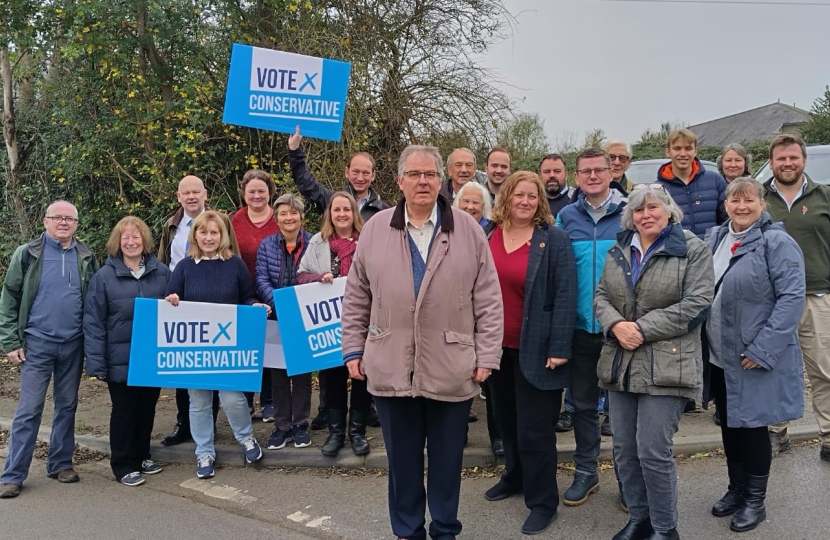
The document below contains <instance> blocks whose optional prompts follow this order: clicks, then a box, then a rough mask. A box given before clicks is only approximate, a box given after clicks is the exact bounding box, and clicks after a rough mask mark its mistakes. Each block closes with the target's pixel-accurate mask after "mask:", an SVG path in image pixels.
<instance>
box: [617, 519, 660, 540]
mask: <svg viewBox="0 0 830 540" xmlns="http://www.w3.org/2000/svg"><path fill="white" fill-rule="evenodd" d="M653 532H654V529H652V528H651V521H650V520H648V519H646V520H645V521H629V522H628V525H626V526H625V527H624V528H623V530H621V531H620V532H618V533H617V534H615V535H614V538H612V539H611V540H643V538H648V537H649V536H651V534H652V533H653Z"/></svg>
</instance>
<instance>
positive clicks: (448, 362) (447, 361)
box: [418, 330, 476, 398]
mask: <svg viewBox="0 0 830 540" xmlns="http://www.w3.org/2000/svg"><path fill="white" fill-rule="evenodd" d="M443 333H444V339H443V340H440V337H439V336H436V338H438V339H435V340H434V342H430V343H428V344H425V345H424V347H423V352H422V356H421V358H420V359H419V367H420V369H422V370H424V371H423V372H422V373H421V374H420V376H419V377H418V379H419V382H420V387H421V389H422V390H424V391H425V392H429V393H431V394H435V395H438V396H446V397H451V398H459V397H464V396H466V395H467V394H470V393H472V391H473V390H474V389H475V383H473V380H472V377H473V370H475V367H476V348H475V340H474V339H473V336H471V335H469V334H462V333H459V332H452V331H450V330H444V332H443Z"/></svg>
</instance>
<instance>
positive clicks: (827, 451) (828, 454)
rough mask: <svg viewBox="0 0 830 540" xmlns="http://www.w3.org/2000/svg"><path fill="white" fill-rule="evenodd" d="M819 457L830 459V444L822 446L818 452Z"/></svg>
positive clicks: (823, 459)
mask: <svg viewBox="0 0 830 540" xmlns="http://www.w3.org/2000/svg"><path fill="white" fill-rule="evenodd" d="M818 457H820V458H821V460H822V461H830V446H824V445H822V446H821V450H820V451H819V453H818Z"/></svg>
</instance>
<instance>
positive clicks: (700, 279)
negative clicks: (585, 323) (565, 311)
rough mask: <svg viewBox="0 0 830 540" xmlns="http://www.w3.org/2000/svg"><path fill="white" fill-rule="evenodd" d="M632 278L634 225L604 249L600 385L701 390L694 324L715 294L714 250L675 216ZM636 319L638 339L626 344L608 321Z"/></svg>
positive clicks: (676, 392)
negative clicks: (636, 342)
mask: <svg viewBox="0 0 830 540" xmlns="http://www.w3.org/2000/svg"><path fill="white" fill-rule="evenodd" d="M671 227H672V229H671V231H670V232H669V237H668V239H667V240H666V242H665V243H664V244H663V246H662V247H660V248H658V249H657V250H656V251H655V252H654V253H653V254H652V255H651V256H650V257H649V258H648V259H647V260H646V262H645V264H644V265H643V268H642V270H641V272H640V278H639V279H638V280H637V283H636V284H634V283H632V281H631V241H632V239H633V238H634V231H631V230H626V231H623V232H621V233H620V234H619V235H617V242H616V243H615V244H614V246H613V247H612V248H611V249H610V250H609V251H608V257H607V259H606V263H605V269H604V270H603V272H602V278H601V279H600V280H599V285H598V286H597V294H596V298H595V299H594V307H595V309H596V313H597V319H599V323H600V324H601V325H602V330H603V333H604V334H605V338H606V342H605V345H604V346H603V348H602V354H601V356H600V359H599V364H598V365H597V375H598V376H599V381H600V386H601V387H602V388H605V389H607V390H614V391H617V392H631V393H634V394H650V395H659V396H680V397H686V398H690V399H696V398H698V397H700V394H701V386H702V382H703V361H702V358H701V342H700V327H701V325H702V323H703V321H704V320H705V319H706V316H707V315H708V313H709V308H710V307H711V305H712V299H713V297H714V289H715V283H714V279H715V278H714V267H713V263H712V252H711V251H710V249H709V246H707V245H706V243H705V242H703V240H700V239H699V238H697V237H696V236H695V235H694V234H692V233H691V232H690V231H684V230H683V229H682V228H681V227H680V226H679V225H678V224H673V225H671ZM621 321H631V322H636V323H637V325H638V326H639V327H640V331H641V332H642V334H643V338H644V341H643V344H642V345H640V346H639V347H637V348H636V349H635V350H633V351H628V350H626V349H624V348H623V347H622V346H621V345H620V344H619V342H618V341H617V339H616V338H615V337H614V334H613V333H612V332H611V327H612V326H614V325H615V324H616V323H618V322H621Z"/></svg>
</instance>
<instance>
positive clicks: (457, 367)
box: [342, 146, 503, 540]
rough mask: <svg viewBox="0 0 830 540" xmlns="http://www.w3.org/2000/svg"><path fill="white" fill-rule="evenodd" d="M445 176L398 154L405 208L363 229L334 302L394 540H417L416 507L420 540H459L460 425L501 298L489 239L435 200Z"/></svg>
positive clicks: (433, 165) (494, 347) (427, 155)
mask: <svg viewBox="0 0 830 540" xmlns="http://www.w3.org/2000/svg"><path fill="white" fill-rule="evenodd" d="M443 176H444V172H443V166H442V161H441V155H440V153H439V152H438V149H436V148H433V147H428V146H409V147H407V148H406V149H405V150H404V151H403V153H402V154H401V157H400V159H399V160H398V185H399V187H400V188H401V191H403V194H404V200H403V201H401V202H400V203H399V204H398V206H397V207H396V208H391V209H389V210H384V211H382V212H380V213H379V214H377V215H376V216H375V217H374V218H373V219H372V220H371V221H369V222H368V223H367V224H366V226H365V227H364V228H363V231H362V232H361V235H360V243H359V245H358V248H357V253H356V255H355V260H354V263H353V265H352V269H351V271H350V272H349V277H348V281H347V284H346V294H345V297H344V300H343V317H342V327H343V360H344V362H345V363H346V366H347V367H348V368H349V373H350V374H351V376H352V377H354V378H357V379H363V378H365V379H366V380H367V385H368V389H369V392H370V393H371V394H372V395H374V396H375V403H376V405H377V409H378V414H379V415H380V418H381V426H382V428H383V440H384V443H385V444H386V451H387V456H388V459H389V515H390V519H391V522H392V531H393V533H394V534H395V535H397V537H398V538H425V537H426V531H425V529H424V525H425V516H424V514H425V503H426V502H428V503H429V509H430V515H431V516H432V523H431V524H430V526H429V535H430V537H432V538H433V539H435V540H447V539H450V538H455V537H456V536H457V535H458V534H459V533H460V532H461V522H460V521H458V498H459V492H460V489H461V460H462V457H463V452H464V435H465V432H466V424H467V416H468V413H469V411H470V405H471V403H472V399H473V397H474V396H475V395H477V394H478V392H479V383H480V382H483V381H484V380H486V379H487V377H488V376H489V375H490V371H491V370H492V369H498V367H499V361H500V358H501V343H502V323H503V313H502V301H501V290H500V288H499V281H498V275H497V274H496V268H495V265H494V264H493V258H492V256H491V254H490V249H489V246H488V244H487V239H486V237H485V235H484V231H483V230H482V228H481V227H480V226H479V224H478V223H476V222H475V220H473V219H472V218H471V217H470V216H469V215H468V214H466V213H464V212H462V211H460V210H458V209H457V208H453V207H452V206H451V204H450V203H449V202H448V201H447V200H446V199H445V198H444V197H443V196H439V190H440V189H441V182H442V180H443ZM427 439H429V447H428V449H427V452H428V460H429V476H428V479H427V492H426V494H425V493H424V484H423V475H424V446H425V443H426V440H427Z"/></svg>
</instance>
